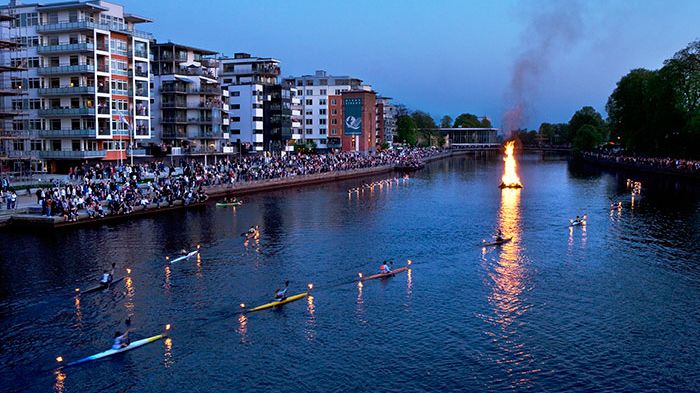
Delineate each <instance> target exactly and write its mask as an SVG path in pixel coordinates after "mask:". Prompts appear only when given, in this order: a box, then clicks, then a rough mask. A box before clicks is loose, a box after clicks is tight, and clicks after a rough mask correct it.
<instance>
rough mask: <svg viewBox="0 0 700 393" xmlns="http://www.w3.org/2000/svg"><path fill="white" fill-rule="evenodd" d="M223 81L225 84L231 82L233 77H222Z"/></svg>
mask: <svg viewBox="0 0 700 393" xmlns="http://www.w3.org/2000/svg"><path fill="white" fill-rule="evenodd" d="M224 83H225V84H229V83H233V79H231V78H224Z"/></svg>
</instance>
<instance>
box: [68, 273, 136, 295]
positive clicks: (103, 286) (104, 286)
mask: <svg viewBox="0 0 700 393" xmlns="http://www.w3.org/2000/svg"><path fill="white" fill-rule="evenodd" d="M125 278H126V276H123V277H119V278H117V279H114V280H112V282H110V283H108V284H97V285H95V286H93V287H90V288H87V289H85V290H82V291H81V290H80V288H76V289H75V291H76V292H78V293H80V294H83V293H90V292H97V291H101V290H103V289H107V288H111V287H113V286H114V284H116V283H118V282H120V281H122V280H124V279H125Z"/></svg>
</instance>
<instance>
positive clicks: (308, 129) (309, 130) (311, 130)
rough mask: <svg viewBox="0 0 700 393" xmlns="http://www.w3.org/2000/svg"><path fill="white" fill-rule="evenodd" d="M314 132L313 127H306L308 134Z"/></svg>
mask: <svg viewBox="0 0 700 393" xmlns="http://www.w3.org/2000/svg"><path fill="white" fill-rule="evenodd" d="M313 133H314V130H313V129H311V128H307V129H306V135H311V134H313Z"/></svg>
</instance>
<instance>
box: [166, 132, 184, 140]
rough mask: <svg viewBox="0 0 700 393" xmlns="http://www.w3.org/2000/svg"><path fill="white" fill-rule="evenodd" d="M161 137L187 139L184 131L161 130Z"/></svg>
mask: <svg viewBox="0 0 700 393" xmlns="http://www.w3.org/2000/svg"><path fill="white" fill-rule="evenodd" d="M163 138H166V139H187V133H186V132H177V131H163Z"/></svg>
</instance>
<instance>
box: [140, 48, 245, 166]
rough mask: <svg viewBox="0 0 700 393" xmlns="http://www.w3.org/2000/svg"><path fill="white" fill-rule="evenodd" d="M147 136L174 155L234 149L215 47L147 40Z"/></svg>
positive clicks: (225, 152) (201, 153) (225, 95)
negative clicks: (150, 125)
mask: <svg viewBox="0 0 700 393" xmlns="http://www.w3.org/2000/svg"><path fill="white" fill-rule="evenodd" d="M152 50H153V63H152V69H153V94H154V100H153V117H152V121H153V125H154V133H153V138H152V139H151V141H152V142H153V143H154V144H155V145H158V146H160V148H161V150H162V151H163V152H167V153H169V154H173V155H176V156H177V155H184V154H186V155H191V156H192V155H193V156H197V155H203V156H204V157H205V158H206V156H207V155H220V154H230V153H234V148H233V147H232V146H230V145H229V143H228V139H229V133H228V132H229V129H228V127H229V117H228V111H229V109H230V108H229V100H228V99H229V92H228V90H226V89H222V88H221V85H220V84H219V80H218V73H219V61H218V60H217V59H216V58H215V56H216V54H217V53H216V52H214V51H210V50H206V49H199V48H194V47H191V46H187V45H180V44H175V43H172V42H167V43H154V44H152Z"/></svg>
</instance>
